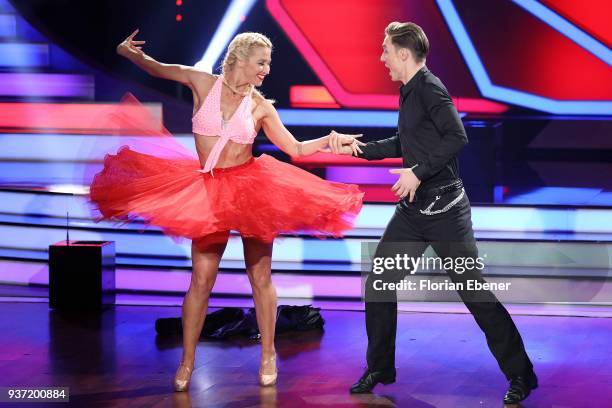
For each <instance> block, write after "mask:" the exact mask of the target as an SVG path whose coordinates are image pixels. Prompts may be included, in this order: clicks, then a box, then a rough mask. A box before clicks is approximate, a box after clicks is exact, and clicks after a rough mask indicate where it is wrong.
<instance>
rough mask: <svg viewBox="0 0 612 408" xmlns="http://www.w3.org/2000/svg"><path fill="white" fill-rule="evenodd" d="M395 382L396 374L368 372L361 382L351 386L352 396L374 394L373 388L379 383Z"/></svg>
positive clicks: (364, 374)
mask: <svg viewBox="0 0 612 408" xmlns="http://www.w3.org/2000/svg"><path fill="white" fill-rule="evenodd" d="M394 382H395V372H391V373H389V372H385V371H370V370H366V371H365V373H363V375H362V376H361V378H360V379H359V381H357V382H356V383H355V384H353V385H352V386H351V389H350V393H351V394H366V393H369V392H372V388H374V387H375V386H376V384H378V383H382V384H385V385H387V384H392V383H394Z"/></svg>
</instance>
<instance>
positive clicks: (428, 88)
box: [330, 22, 538, 404]
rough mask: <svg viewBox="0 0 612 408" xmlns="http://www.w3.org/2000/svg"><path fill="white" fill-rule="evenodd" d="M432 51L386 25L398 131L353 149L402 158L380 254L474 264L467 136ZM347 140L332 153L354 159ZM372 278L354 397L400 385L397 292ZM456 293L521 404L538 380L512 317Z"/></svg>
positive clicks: (412, 34) (471, 274) (417, 30)
mask: <svg viewBox="0 0 612 408" xmlns="http://www.w3.org/2000/svg"><path fill="white" fill-rule="evenodd" d="M428 51H429V41H428V39H427V37H426V36H425V33H424V32H423V30H422V29H421V27H419V26H418V25H416V24H414V23H411V22H408V23H399V22H393V23H391V24H389V25H388V26H387V28H386V29H385V39H384V42H383V53H382V55H381V57H380V60H381V61H382V62H383V63H384V64H385V66H386V67H387V68H388V69H389V73H390V75H391V80H393V81H401V82H402V86H401V88H400V112H399V124H398V132H397V134H396V135H395V136H393V137H390V138H388V139H384V140H379V141H375V142H370V143H367V144H362V143H361V142H357V141H354V142H353V146H355V145H358V146H359V150H360V152H359V153H357V155H358V157H362V158H365V159H367V160H380V159H384V158H386V157H402V158H403V167H404V168H403V169H399V170H392V172H395V173H397V174H399V180H398V181H397V182H396V183H395V185H394V186H393V187H392V189H393V191H394V192H395V194H396V195H398V196H399V197H400V202H399V203H398V205H397V208H396V210H395V214H394V215H393V217H392V218H391V221H390V222H389V224H388V225H387V228H386V229H385V232H384V234H383V236H382V238H381V241H380V243H379V244H378V247H377V250H376V256H380V255H381V254H383V253H384V252H385V251H388V250H389V248H385V244H389V245H390V243H399V242H402V243H404V248H407V251H408V252H409V254H408V255H409V256H411V257H413V258H418V257H420V256H421V254H422V253H423V251H424V250H425V249H426V248H427V246H428V245H432V247H433V248H434V250H435V251H436V254H437V255H438V256H439V257H441V258H443V259H448V258H447V257H450V258H453V259H457V258H458V257H464V258H465V257H471V258H473V259H476V258H477V257H478V250H477V248H476V243H475V240H474V233H473V230H472V220H471V208H470V203H469V200H468V197H467V195H465V190H464V189H463V184H462V182H461V179H460V178H459V172H458V167H457V154H458V153H459V151H460V150H461V148H463V146H464V145H465V144H466V143H467V136H466V133H465V129H464V128H463V124H462V123H461V119H460V118H459V115H458V113H457V110H456V108H455V106H454V105H453V103H452V100H451V98H450V96H449V94H448V91H447V90H446V88H445V87H444V85H443V84H442V82H441V81H440V80H439V79H438V78H437V77H436V76H434V75H433V74H432V73H431V72H430V71H429V70H428V69H427V67H426V66H425V58H426V57H427V53H428ZM349 139H350V136H348V135H342V134H338V133H335V132H332V136H331V138H330V148H331V150H332V151H333V152H334V153H339V154H352V153H353V150H352V149H351V146H349V145H346V143H347V140H349ZM343 144H344V146H343ZM453 265H455V263H453ZM406 272H407V271H406V270H404V271H391V272H385V273H383V275H382V277H383V279H384V280H386V281H395V282H397V281H399V280H401V279H402V278H403V277H404V276H405V274H406ZM447 274H448V275H449V277H450V278H451V280H452V281H453V282H463V283H465V282H467V280H468V279H470V280H472V279H475V280H479V281H481V282H484V280H483V279H482V276H481V275H480V271H479V270H478V269H472V270H470V271H465V272H462V273H459V272H455V271H452V270H449V271H447ZM385 275H386V276H385ZM374 279H381V275H370V276H369V278H368V280H367V281H366V288H365V293H366V299H365V300H366V330H367V334H368V350H367V363H368V368H367V370H366V371H365V373H364V374H363V376H362V377H361V378H360V379H359V381H357V382H356V383H355V384H353V386H352V387H351V389H350V392H351V393H367V392H370V391H371V390H372V389H373V388H374V386H375V385H376V384H378V383H383V384H390V383H393V382H395V335H396V331H397V297H396V293H395V291H393V294H392V296H388V295H389V294H388V293H387V294H386V295H387V296H386V297H385V295H384V294H382V295H381V294H380V293H375V292H376V290H375V289H374V286H373V281H374ZM466 287H467V286H466ZM379 288H380V286H379ZM458 293H459V295H460V297H461V299H462V300H463V302H464V303H465V305H466V306H467V308H468V309H469V311H470V312H471V313H472V315H473V316H474V319H475V320H476V322H477V323H478V325H479V326H480V328H481V329H482V331H483V332H484V334H485V336H486V339H487V344H488V346H489V349H490V350H491V352H492V353H493V355H494V356H495V358H496V360H497V362H498V363H499V366H500V368H501V370H502V372H503V373H504V374H505V376H506V378H507V379H508V380H509V382H510V384H509V388H508V391H507V392H506V394H505V396H504V403H506V404H514V403H517V402H519V401H522V400H524V399H525V398H527V396H528V395H529V393H530V392H531V390H532V389H535V388H537V384H538V381H537V377H536V375H535V373H534V371H533V366H532V364H531V361H530V360H529V357H528V356H527V354H526V352H525V347H524V345H523V341H522V339H521V336H520V334H519V332H518V330H517V328H516V326H515V325H514V322H513V321H512V318H511V317H510V315H509V314H508V312H507V311H506V309H505V308H504V306H502V304H501V303H499V301H498V300H497V298H496V297H495V295H494V294H493V293H491V292H490V291H488V290H486V291H478V292H475V291H469V290H459V291H458ZM381 296H382V298H381ZM381 299H382V300H381Z"/></svg>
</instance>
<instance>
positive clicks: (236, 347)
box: [0, 299, 612, 408]
mask: <svg viewBox="0 0 612 408" xmlns="http://www.w3.org/2000/svg"><path fill="white" fill-rule="evenodd" d="M322 314H323V316H324V318H325V319H326V325H325V331H324V332H320V333H319V332H304V333H292V334H285V335H280V336H278V338H277V340H276V346H277V352H278V355H279V372H280V374H279V380H278V384H277V386H276V387H271V388H260V387H259V386H258V385H257V381H256V378H257V370H258V365H259V347H258V345H257V343H255V342H254V341H251V340H248V339H234V340H232V341H225V342H220V341H215V342H210V341H202V342H200V345H199V349H198V353H199V354H198V359H197V364H196V369H195V371H194V374H193V382H192V386H191V389H190V391H189V392H188V393H174V392H173V390H172V387H171V380H172V377H173V375H174V372H175V369H176V367H177V364H178V362H179V359H180V355H181V349H180V339H179V338H160V337H156V333H155V329H154V322H155V319H157V318H158V317H176V316H180V308H179V307H176V306H127V305H123V306H116V307H115V308H113V309H110V310H107V311H105V312H103V313H102V314H100V315H80V316H78V315H66V314H60V313H58V312H56V311H52V310H50V309H49V307H48V304H47V303H45V302H15V301H8V300H7V299H5V300H4V301H3V302H0V332H1V333H2V336H0V373H2V375H1V379H0V386H3V387H7V386H19V387H35V386H68V387H70V405H71V406H79V407H80V406H83V407H90V406H121V407H123V406H126V407H153V406H154V407H165V406H185V407H189V406H193V407H256V406H264V407H291V408H293V407H301V406H320V407H365V406H377V407H392V406H397V407H418V408H424V407H461V408H463V407H465V408H468V407H501V406H502V403H501V397H502V395H503V393H504V391H505V389H506V381H505V379H504V378H503V376H502V375H501V373H500V372H499V370H498V368H497V366H496V363H495V361H494V359H493V358H492V357H491V356H490V355H489V353H488V351H487V349H486V344H485V340H484V337H483V335H482V334H481V332H480V331H479V329H478V327H477V326H476V324H475V323H474V321H473V320H472V317H471V316H470V315H468V314H464V313H400V317H399V333H398V339H397V343H398V351H397V366H398V377H397V383H395V384H393V385H389V386H382V385H379V386H378V388H376V389H375V391H376V394H374V395H368V396H351V395H349V394H348V392H347V390H348V387H349V386H350V384H351V383H352V382H353V381H354V380H356V379H357V378H358V377H359V376H360V374H361V371H362V369H363V366H364V353H365V347H366V337H365V330H364V314H363V312H361V311H339V310H323V311H322ZM515 321H516V323H517V325H518V327H519V329H520V330H521V332H522V334H523V338H524V340H525V344H526V347H527V350H528V352H529V354H530V355H531V356H532V359H533V360H534V364H535V366H536V370H537V372H538V375H539V377H540V388H539V389H537V390H536V391H535V392H534V393H533V394H532V396H530V397H529V398H528V399H527V400H526V401H525V403H524V404H523V406H524V407H550V408H552V407H604V406H609V405H608V404H609V401H610V398H611V397H612V364H611V362H610V359H609V344H610V342H611V340H612V334H611V333H612V319H610V318H605V317H604V318H594V317H567V316H537V315H535V316H534V315H515ZM19 406H26V405H22V404H20V405H19ZM31 406H38V407H39V406H43V405H42V404H32V405H31ZM58 406H59V405H58ZM63 406H65V405H63Z"/></svg>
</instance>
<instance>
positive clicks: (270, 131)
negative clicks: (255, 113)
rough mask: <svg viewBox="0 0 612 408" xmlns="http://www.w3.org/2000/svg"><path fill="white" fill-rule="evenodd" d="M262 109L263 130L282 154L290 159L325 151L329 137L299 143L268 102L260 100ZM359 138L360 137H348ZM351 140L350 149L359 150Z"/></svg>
mask: <svg viewBox="0 0 612 408" xmlns="http://www.w3.org/2000/svg"><path fill="white" fill-rule="evenodd" d="M260 104H261V107H262V109H264V117H263V124H262V127H263V130H264V132H265V134H266V136H267V137H268V139H270V141H271V142H272V143H274V144H275V145H276V146H278V147H279V148H280V149H281V150H282V151H283V152H285V153H287V154H288V155H289V156H291V157H299V156H308V155H311V154H314V153H317V152H320V151H326V148H327V146H328V144H329V135H327V136H323V137H320V138H318V139H311V140H306V141H304V142H299V141H298V140H296V138H295V137H293V135H292V134H291V132H289V130H287V128H286V127H285V125H283V123H282V122H281V119H280V117H279V116H278V112H277V111H276V109H275V108H274V106H273V105H272V103H270V101H267V100H265V99H264V100H262V101H261V102H260ZM350 136H354V137H359V136H361V135H350ZM352 141H353V139H352V138H351V146H350V147H351V149H359V147H358V146H357V144H356V143H353V142H352Z"/></svg>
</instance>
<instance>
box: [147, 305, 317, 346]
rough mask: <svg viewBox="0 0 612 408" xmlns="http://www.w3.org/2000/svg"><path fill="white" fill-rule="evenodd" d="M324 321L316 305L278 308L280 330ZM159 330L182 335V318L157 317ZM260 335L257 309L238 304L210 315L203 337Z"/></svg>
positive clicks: (309, 326)
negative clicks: (243, 307) (238, 306)
mask: <svg viewBox="0 0 612 408" xmlns="http://www.w3.org/2000/svg"><path fill="white" fill-rule="evenodd" d="M324 324H325V320H324V319H323V317H322V316H321V313H320V309H319V308H315V307H312V306H278V308H277V315H276V333H285V332H288V331H294V330H295V331H303V330H313V329H322V328H323V325H324ZM155 331H156V332H157V334H160V335H174V334H182V332H183V325H182V323H181V318H180V317H170V318H164V319H157V320H156V321H155ZM258 334H259V330H258V328H257V318H256V315H255V309H254V308H251V309H249V310H248V311H247V312H245V311H244V310H243V309H241V308H237V307H224V308H221V309H219V310H216V311H214V312H212V313H209V314H208V315H207V316H206V320H205V321H204V328H203V329H202V333H201V335H200V337H205V338H213V339H225V338H227V337H230V336H235V335H244V336H248V337H255V336H257V335H258Z"/></svg>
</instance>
